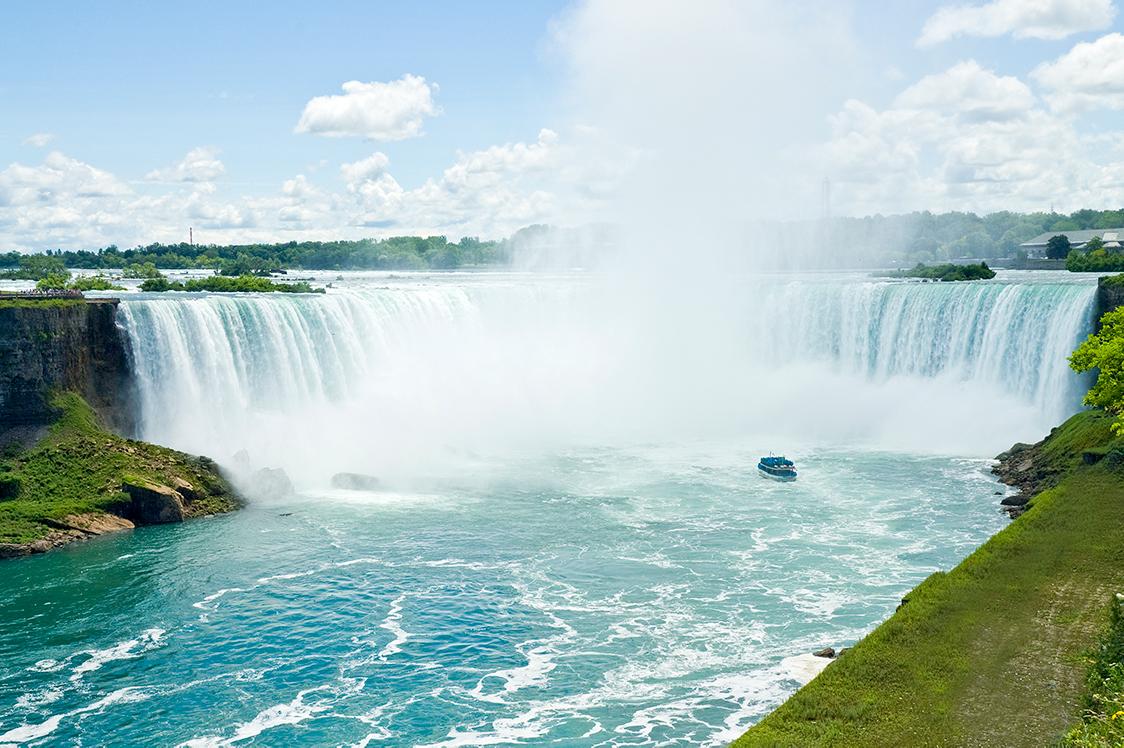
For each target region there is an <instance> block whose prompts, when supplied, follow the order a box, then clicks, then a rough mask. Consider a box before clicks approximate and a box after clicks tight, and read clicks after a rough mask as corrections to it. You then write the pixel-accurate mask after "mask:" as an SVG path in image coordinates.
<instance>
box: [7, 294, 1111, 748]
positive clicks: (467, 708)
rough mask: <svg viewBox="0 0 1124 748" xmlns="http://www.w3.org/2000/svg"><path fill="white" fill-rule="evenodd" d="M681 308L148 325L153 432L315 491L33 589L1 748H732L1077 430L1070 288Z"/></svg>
mask: <svg viewBox="0 0 1124 748" xmlns="http://www.w3.org/2000/svg"><path fill="white" fill-rule="evenodd" d="M691 284H692V279H691V278H690V277H685V278H683V279H682V283H679V284H677V285H669V286H661V285H658V284H657V285H656V286H649V287H645V288H641V289H636V288H633V289H628V288H619V287H618V288H612V289H608V288H605V287H604V286H602V285H601V284H600V283H599V282H598V280H597V279H596V278H592V277H577V278H575V277H543V276H512V275H503V274H480V275H447V276H436V277H424V276H423V277H413V278H406V279H402V278H390V277H386V276H380V277H372V276H369V275H368V276H362V275H349V276H348V277H347V279H346V280H344V281H343V282H342V283H339V284H336V285H337V288H334V289H332V290H331V291H330V292H329V293H328V294H327V295H326V296H302V297H289V296H280V295H276V296H261V297H257V296H240V297H229V296H191V295H179V294H173V295H164V296H158V297H157V296H132V295H126V296H125V298H124V299H123V300H122V302H121V305H120V315H121V323H122V325H123V326H124V327H125V329H126V330H127V331H128V334H129V336H130V339H131V342H132V349H133V354H134V361H135V367H136V375H137V380H138V383H139V386H140V396H141V400H142V406H143V414H142V415H143V427H142V428H143V436H144V437H145V438H148V439H151V440H154V441H158V442H162V443H165V444H169V445H171V446H176V447H180V448H183V449H186V450H189V451H193V452H201V453H204V454H209V455H211V456H213V457H215V458H217V459H218V460H219V461H220V462H223V463H225V464H227V465H237V464H239V462H240V461H239V460H231V457H232V455H233V454H234V453H235V452H236V451H237V450H240V449H246V450H247V451H248V453H249V455H250V457H249V459H250V460H251V461H252V462H253V463H256V464H257V465H266V466H280V467H284V468H285V469H286V470H287V471H288V472H289V473H290V474H291V475H292V476H293V478H294V480H295V482H296V483H297V484H298V489H299V491H298V493H297V494H296V495H276V494H275V495H264V496H262V495H257V494H255V495H254V499H253V500H252V501H251V503H250V504H249V506H248V507H247V508H245V509H244V510H242V511H239V512H236V513H234V514H231V515H226V516H223V517H217V518H213V519H210V520H205V521H199V522H191V523H187V524H185V525H179V526H161V527H156V528H144V529H142V530H140V531H137V532H135V533H122V534H118V535H115V536H110V537H106V538H103V539H100V540H97V541H93V542H91V543H88V544H83V546H84V547H82V548H81V549H75V550H74V551H73V552H71V551H60V552H55V553H48V554H44V555H42V556H38V557H34V558H31V559H26V560H25V562H20V563H19V564H17V565H16V566H13V569H12V571H13V573H11V574H5V575H4V576H3V577H2V578H0V599H3V600H5V601H6V604H7V606H8V608H7V609H8V610H11V611H13V615H10V616H0V683H2V684H4V686H5V687H6V688H0V691H5V690H6V692H7V693H9V694H12V696H11V698H7V697H0V744H9V743H12V744H19V745H24V744H26V745H41V744H46V743H48V742H50V743H51V744H56V743H57V744H71V743H74V744H77V743H84V742H89V739H90V736H99V735H100V736H104V735H110V734H112V735H113V736H114V739H115V740H117V741H118V742H120V743H122V744H160V745H192V746H218V745H235V744H239V745H240V744H242V742H243V741H249V740H255V741H258V740H260V741H262V742H265V743H267V744H269V745H301V744H305V745H377V744H383V745H419V746H424V745H440V746H447V747H449V748H452V747H454V746H467V745H515V744H521V745H564V746H605V747H606V748H608V747H615V746H621V748H623V747H624V746H656V745H670V744H677V745H680V744H681V745H708V746H719V745H724V744H727V743H728V742H729V741H730V740H731V739H733V738H734V737H736V736H737V735H738V734H740V732H741V731H742V730H744V729H745V728H746V727H747V726H748V725H749V724H751V723H752V722H754V721H755V720H757V719H759V718H760V717H761V716H762V715H763V714H765V713H766V712H767V711H768V710H769V709H770V708H772V707H773V706H775V705H776V704H778V703H779V702H780V701H781V700H783V699H784V698H785V697H786V696H787V695H788V694H790V693H792V692H793V691H794V690H795V689H796V688H797V687H798V686H799V684H800V682H801V678H802V676H801V672H802V668H800V667H797V665H798V664H799V663H801V662H803V660H802V659H801V657H800V656H804V657H807V653H809V652H811V651H814V650H815V649H818V648H820V647H823V646H828V645H830V646H834V647H839V646H847V645H849V644H851V643H853V642H854V641H855V640H857V639H858V638H859V637H861V636H862V635H863V634H864V633H865V632H867V631H869V630H870V629H871V628H872V627H873V626H875V625H876V624H877V623H878V622H879V621H881V620H884V619H885V617H886V616H888V615H889V614H890V613H892V612H893V610H894V608H895V607H896V606H897V604H898V603H899V601H900V599H901V596H902V595H903V594H904V593H905V592H906V591H907V590H909V589H910V588H912V587H913V586H915V585H916V584H917V583H918V582H920V581H921V580H922V579H924V578H925V577H926V576H927V575H928V574H930V573H932V572H933V571H935V570H938V569H948V568H950V567H951V566H953V565H954V564H955V563H957V562H958V561H959V560H960V559H962V558H963V557H964V556H965V555H966V554H967V553H969V552H970V551H971V550H972V549H974V548H975V547H977V546H978V545H979V544H980V543H981V542H982V541H983V540H985V539H986V538H987V537H988V536H989V535H991V534H992V533H994V532H995V531H996V530H997V529H998V528H1000V527H1001V526H1003V525H1004V524H1005V523H1006V521H1007V520H1006V518H1005V516H1003V515H1002V513H1001V512H1000V511H999V509H998V506H997V503H996V499H997V497H996V496H995V492H996V490H997V484H996V483H995V481H994V480H993V479H992V478H991V477H990V476H989V474H988V472H987V468H988V463H987V461H986V460H983V459H975V457H977V456H985V457H986V456H988V455H990V454H992V453H994V451H997V450H999V449H1001V448H1004V447H1006V446H1007V445H1009V444H1010V443H1011V441H1013V440H1015V439H1016V438H1019V439H1035V438H1038V437H1040V436H1041V434H1042V433H1044V432H1045V431H1046V429H1048V428H1049V427H1050V426H1052V425H1054V424H1055V423H1056V422H1057V421H1058V420H1059V419H1060V418H1061V417H1063V416H1064V415H1065V414H1066V413H1067V412H1069V411H1072V410H1074V409H1076V408H1077V407H1079V397H1078V395H1079V392H1080V384H1081V383H1080V380H1078V379H1077V378H1076V377H1074V376H1073V375H1072V374H1070V373H1069V372H1068V370H1067V369H1066V364H1065V355H1066V354H1067V353H1068V351H1069V350H1070V349H1071V347H1072V346H1073V345H1074V344H1075V343H1076V342H1077V340H1078V339H1079V338H1080V337H1081V336H1082V335H1083V334H1085V333H1086V332H1087V330H1088V329H1089V327H1090V326H1091V322H1092V320H1091V314H1092V306H1093V286H1092V284H1090V283H1088V282H1084V281H1082V280H1080V279H1078V280H1077V281H1074V280H1073V278H1072V277H1071V276H1055V275H1049V274H1047V275H1042V274H1023V275H1019V274H1006V275H1004V276H1001V277H1000V278H997V279H996V280H994V281H991V282H988V283H967V284H965V283H958V284H945V285H937V284H916V283H901V282H892V281H880V280H872V279H870V278H869V277H860V276H857V275H854V276H842V275H831V276H814V275H804V276H794V277H784V278H782V277H774V278H758V279H752V280H745V279H737V278H734V279H731V280H730V282H729V283H728V284H726V285H719V284H718V283H717V282H716V281H715V279H714V278H713V277H710V278H707V279H706V282H705V283H703V282H696V283H695V284H694V285H695V286H697V287H696V288H694V289H692V288H691ZM630 291H631V292H630ZM770 449H782V450H784V451H785V452H787V453H788V455H789V456H790V457H793V458H795V460H796V462H797V464H798V465H799V467H800V469H801V472H800V478H799V479H798V480H797V481H795V482H793V483H785V484H780V483H776V482H773V481H768V480H765V479H762V478H761V477H759V476H758V475H757V474H756V469H755V467H754V466H755V464H756V458H757V456H758V455H760V454H762V453H764V452H766V451H768V450H770ZM934 453H936V454H934ZM337 470H356V471H360V472H368V473H375V474H377V475H378V476H379V477H381V478H383V486H384V488H383V489H382V490H378V491H355V490H333V489H330V488H327V487H326V484H327V483H328V476H330V475H331V474H332V472H333V471H337ZM252 482H253V481H252V480H251V481H250V483H252ZM278 493H280V492H278ZM78 553H81V554H83V555H82V563H81V573H76V572H75V570H74V567H73V563H74V559H75V558H77V554H78ZM44 631H50V632H52V636H51V637H49V638H48V640H47V641H44V637H43V632H44Z"/></svg>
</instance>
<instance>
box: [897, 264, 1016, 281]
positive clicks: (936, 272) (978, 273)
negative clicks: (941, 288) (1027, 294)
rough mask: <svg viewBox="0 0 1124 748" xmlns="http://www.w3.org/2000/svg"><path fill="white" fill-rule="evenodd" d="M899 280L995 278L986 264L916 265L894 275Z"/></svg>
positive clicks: (992, 271) (993, 272)
mask: <svg viewBox="0 0 1124 748" xmlns="http://www.w3.org/2000/svg"><path fill="white" fill-rule="evenodd" d="M895 275H896V276H897V277H900V278H927V279H929V280H938V281H966V280H990V279H992V278H994V277H995V271H994V270H992V269H991V268H989V267H988V266H987V263H986V262H981V263H980V264H979V265H953V264H951V263H949V264H946V265H925V264H924V263H920V262H919V263H917V264H916V265H915V266H914V267H913V268H911V269H910V270H902V271H900V272H898V273H896V274H895Z"/></svg>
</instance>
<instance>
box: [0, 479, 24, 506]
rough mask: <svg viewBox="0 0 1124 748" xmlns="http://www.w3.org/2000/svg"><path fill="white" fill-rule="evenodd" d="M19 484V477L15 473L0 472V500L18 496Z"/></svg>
mask: <svg viewBox="0 0 1124 748" xmlns="http://www.w3.org/2000/svg"><path fill="white" fill-rule="evenodd" d="M20 484H21V481H20V477H19V476H18V475H16V474H15V473H4V472H0V501H4V500H6V499H14V498H15V497H17V496H19V493H20Z"/></svg>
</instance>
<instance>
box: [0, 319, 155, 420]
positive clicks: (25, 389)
mask: <svg viewBox="0 0 1124 748" xmlns="http://www.w3.org/2000/svg"><path fill="white" fill-rule="evenodd" d="M116 317H117V300H116V299H90V300H86V301H81V300H78V301H70V300H49V301H47V300H44V301H39V300H35V301H24V302H19V301H16V302H12V301H0V431H3V430H4V429H5V428H9V427H16V426H27V425H39V424H46V423H49V422H50V421H51V420H52V410H51V407H50V405H49V403H48V399H49V396H50V392H51V391H52V390H72V391H75V392H78V393H80V394H81V395H82V397H83V398H85V400H86V401H87V402H88V403H89V404H90V405H91V406H92V407H93V408H94V409H95V410H96V411H97V412H98V414H99V415H100V416H101V418H102V419H103V420H104V421H105V423H106V424H107V425H109V426H110V427H111V428H113V429H114V430H115V431H117V432H118V433H132V432H133V431H134V425H135V424H134V421H133V415H132V411H133V408H132V407H131V405H132V385H131V380H130V377H129V365H128V352H127V350H126V343H125V338H124V336H123V335H121V334H120V331H119V330H118V328H117V324H116Z"/></svg>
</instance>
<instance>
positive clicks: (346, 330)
mask: <svg viewBox="0 0 1124 748" xmlns="http://www.w3.org/2000/svg"><path fill="white" fill-rule="evenodd" d="M1094 295H1095V294H1094V287H1093V286H1092V285H1090V284H1084V283H1073V282H1037V281H1032V282H1019V281H1015V282H998V283H994V284H963V285H962V284H913V283H900V282H890V281H877V280H870V279H862V278H858V277H854V276H823V277H819V278H807V277H805V278H799V279H797V278H783V277H776V278H770V279H755V280H752V281H749V282H747V284H746V285H745V286H744V288H743V289H742V292H741V293H739V294H737V295H735V296H732V297H730V298H727V299H725V300H724V306H725V307H726V308H728V310H729V313H730V315H731V318H730V321H729V325H728V326H729V327H736V328H738V329H740V331H741V332H740V334H738V335H736V336H733V337H730V338H728V339H727V341H726V343H725V344H724V345H722V346H713V345H712V339H711V335H712V332H713V331H711V330H708V329H706V328H705V327H700V328H699V329H697V330H695V331H694V333H695V339H696V340H695V347H694V348H692V347H689V346H688V347H685V346H683V345H681V344H680V343H681V341H682V340H683V338H682V337H681V336H679V335H677V334H669V336H668V340H667V341H666V342H667V344H666V345H659V344H653V342H652V339H651V336H650V335H647V334H645V335H641V334H639V333H638V332H637V331H636V330H635V329H634V328H633V326H632V325H633V322H634V320H633V319H631V318H625V319H619V318H613V317H611V316H604V313H605V312H604V309H605V308H604V307H603V306H601V305H600V304H599V301H598V300H599V294H598V287H597V286H596V284H593V283H590V282H589V280H588V279H584V278H580V277H564V276H550V277H541V276H540V277H534V276H531V277H528V276H502V275H500V276H485V277H483V278H471V277H466V276H460V277H459V278H458V277H453V278H445V279H441V280H438V281H427V282H424V283H414V282H393V281H392V282H389V283H387V282H386V281H382V282H374V281H372V280H371V279H367V280H366V281H359V282H356V283H355V284H354V287H353V288H352V289H350V290H340V291H337V292H334V293H332V294H329V295H328V296H326V297H305V298H277V297H256V298H250V297H247V298H238V297H218V296H209V297H202V298H182V299H181V298H175V299H152V298H146V299H137V300H132V299H126V300H125V301H123V302H122V304H121V311H120V322H121V324H122V325H123V326H124V328H125V330H126V331H127V332H128V335H129V338H130V342H131V347H132V349H133V351H134V356H133V360H134V362H135V366H136V371H135V375H136V379H137V382H138V384H139V387H140V399H141V406H142V411H141V422H142V428H141V431H142V436H143V437H144V438H146V439H151V440H154V441H158V442H160V443H165V444H170V445H174V446H176V447H179V448H182V449H186V450H189V451H197V452H205V453H209V454H212V455H214V456H215V457H216V458H217V459H219V460H220V461H229V460H230V458H231V456H232V455H233V454H235V453H236V452H238V451H240V450H243V449H245V450H247V451H248V452H249V453H250V454H251V455H253V456H254V458H255V459H256V460H258V461H263V462H265V463H267V464H279V465H284V466H285V467H286V469H287V470H289V471H290V472H291V473H292V474H293V475H294V476H296V477H298V478H299V479H300V480H301V481H303V482H305V483H308V484H311V485H316V484H317V483H318V482H320V483H322V482H323V481H324V480H326V478H327V476H329V475H331V474H332V473H333V472H336V471H342V470H349V469H360V468H362V469H364V470H372V469H374V470H376V471H378V472H379V473H380V474H386V475H391V476H394V475H397V477H398V478H400V479H406V478H410V477H416V475H417V474H425V475H432V474H434V473H439V472H441V471H442V470H443V469H445V470H450V469H451V470H453V471H456V470H457V469H459V468H458V465H459V462H458V461H459V460H461V459H463V458H464V457H465V455H472V454H476V453H485V454H507V453H511V452H515V451H526V450H528V449H536V448H541V449H553V448H561V447H566V446H573V445H603V444H613V443H618V444H619V443H636V442H645V441H653V440H655V441H659V440H674V439H708V438H719V439H720V438H725V437H729V436H731V435H740V436H745V435H747V434H749V435H758V436H759V437H760V438H762V439H765V438H769V439H771V440H772V441H773V442H776V441H778V440H783V441H786V442H787V443H790V444H792V443H799V444H816V445H822V446H832V445H844V444H850V445H854V444H861V445H865V446H867V447H870V448H874V449H883V450H885V449H889V450H909V451H917V452H938V453H946V454H977V455H981V456H986V455H988V454H991V453H994V452H995V451H998V450H999V449H1001V448H1002V447H1003V446H1005V445H1006V444H1007V443H1010V442H1011V441H1013V440H1015V439H1018V438H1031V437H1033V436H1034V435H1035V434H1037V433H1039V432H1041V431H1043V430H1045V429H1047V428H1049V426H1050V424H1052V423H1054V422H1056V421H1058V420H1059V419H1060V418H1062V417H1064V416H1065V415H1067V414H1068V413H1070V412H1073V411H1074V410H1075V409H1076V408H1077V407H1078V406H1079V400H1080V391H1081V390H1080V380H1079V378H1078V377H1077V376H1076V375H1074V374H1072V372H1070V371H1069V370H1068V368H1067V367H1066V362H1065V356H1066V353H1067V352H1068V351H1069V350H1070V349H1072V347H1073V345H1074V344H1075V342H1076V341H1078V340H1079V339H1080V338H1081V337H1082V336H1083V335H1084V334H1085V333H1086V332H1087V331H1088V330H1089V329H1090V325H1091V316H1092V314H1093V305H1094ZM658 322H659V321H658V320H657V321H656V323H657V324H658ZM688 322H697V323H698V324H700V325H703V324H705V323H706V320H688ZM677 324H679V325H681V326H682V325H683V324H684V321H683V320H680V321H679V322H678V323H677ZM726 329H727V326H723V327H722V328H721V334H723V335H725V334H726ZM699 341H701V342H699ZM700 349H702V350H700ZM704 354H705V355H706V358H705V359H700V358H699V357H700V356H701V355H704ZM185 361H191V362H192V364H191V365H183V363H184V362H185ZM840 392H846V393H847V396H846V397H839V396H838V395H837V393H840ZM656 404H658V407H655V405H656ZM795 404H799V407H795ZM981 412H983V413H986V414H987V415H986V417H985V418H980V413H981ZM968 423H971V424H972V429H971V434H970V435H968V434H965V425H966V424H968ZM450 464H451V465H452V467H451V468H450V467H449V466H450Z"/></svg>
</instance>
